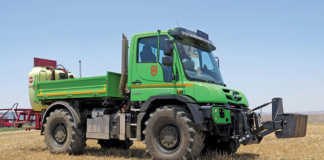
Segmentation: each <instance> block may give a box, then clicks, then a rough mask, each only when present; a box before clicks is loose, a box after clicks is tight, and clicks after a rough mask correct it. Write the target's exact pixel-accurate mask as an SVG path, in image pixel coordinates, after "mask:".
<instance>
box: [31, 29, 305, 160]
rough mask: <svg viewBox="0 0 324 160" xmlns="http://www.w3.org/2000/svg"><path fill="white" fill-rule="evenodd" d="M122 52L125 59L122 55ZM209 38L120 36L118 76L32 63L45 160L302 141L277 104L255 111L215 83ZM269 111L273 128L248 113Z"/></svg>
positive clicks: (301, 130)
mask: <svg viewBox="0 0 324 160" xmlns="http://www.w3.org/2000/svg"><path fill="white" fill-rule="evenodd" d="M128 50H129V51H128ZM214 50H216V47H215V46H214V45H213V43H212V42H211V41H210V40H209V36H208V34H206V33H204V32H202V31H199V30H197V31H196V32H194V31H190V30H188V29H185V28H180V27H178V28H174V29H169V30H167V31H160V30H157V31H156V32H149V33H141V34H136V35H134V36H133V37H132V39H131V43H130V46H128V40H127V38H126V37H125V36H124V35H123V38H122V60H121V61H122V67H121V73H114V72H107V73H106V75H104V76H95V77H85V78H76V77H75V76H74V75H73V74H71V73H70V72H68V71H67V70H66V69H65V68H64V67H58V65H56V62H55V61H50V60H44V59H35V61H34V68H33V70H32V72H30V74H29V90H30V92H29V93H30V101H31V104H32V107H33V109H34V110H35V111H37V112H40V113H42V117H43V118H42V124H43V125H42V129H41V134H42V135H44V136H45V142H46V145H47V147H48V149H49V150H50V151H51V152H52V153H70V154H80V153H82V152H83V151H84V148H85V142H86V140H87V139H97V140H98V144H100V145H101V147H102V148H103V149H105V148H123V149H128V148H129V147H130V146H131V145H132V144H133V141H135V140H136V141H144V143H145V144H146V149H147V151H148V153H149V154H150V155H151V156H152V157H153V158H154V159H167V160H174V159H195V158H197V157H198V156H200V155H201V154H204V153H206V152H209V151H218V152H222V153H229V154H231V153H235V152H236V151H237V149H238V148H239V146H240V145H241V144H243V145H247V144H252V143H260V142H261V140H262V138H263V137H264V136H266V135H268V134H270V133H273V132H275V134H276V136H277V137H278V138H292V137H303V136H305V135H306V125H307V116H306V115H301V114H286V113H284V112H283V104H282V99H281V98H273V99H272V100H271V101H270V102H268V103H265V104H264V105H261V106H259V107H256V108H254V109H249V104H248V101H247V99H246V97H245V96H244V94H243V93H242V92H240V91H238V90H235V89H230V88H228V87H227V86H226V84H225V82H224V81H223V79H222V76H221V72H220V69H219V60H218V58H217V57H215V56H214V55H213V53H212V52H213V51H214ZM270 104H271V105H272V121H265V122H262V121H261V120H260V115H259V114H257V113H256V112H255V111H256V110H258V109H260V108H263V107H265V106H267V105H270Z"/></svg>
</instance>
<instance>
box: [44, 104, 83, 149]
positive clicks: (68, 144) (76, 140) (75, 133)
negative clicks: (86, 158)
mask: <svg viewBox="0 0 324 160" xmlns="http://www.w3.org/2000/svg"><path fill="white" fill-rule="evenodd" d="M58 127H61V128H65V129H62V130H64V131H65V132H66V134H65V138H63V139H65V140H62V142H60V141H57V140H56V139H57V138H55V135H54V134H55V133H54V132H55V130H57V128H58ZM44 128H45V132H44V133H45V134H44V136H45V143H46V145H47V148H48V149H49V150H50V152H52V153H69V154H81V153H83V151H84V148H85V136H84V135H83V134H82V129H81V127H77V126H76V125H75V123H74V121H73V118H72V116H71V114H70V113H69V112H68V111H67V110H65V109H57V110H54V111H53V112H51V113H50V115H49V116H48V117H47V118H46V124H45V125H44ZM61 135H62V134H61ZM61 137H64V136H61ZM61 139H62V138H61Z"/></svg>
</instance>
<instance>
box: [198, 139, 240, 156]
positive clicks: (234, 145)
mask: <svg viewBox="0 0 324 160" xmlns="http://www.w3.org/2000/svg"><path fill="white" fill-rule="evenodd" d="M239 147H240V144H239V142H238V141H236V140H229V141H221V142H215V141H213V140H212V139H209V140H208V141H206V145H205V148H204V150H203V152H204V154H206V153H208V152H215V151H216V152H218V153H221V154H234V153H236V152H237V150H238V148H239Z"/></svg>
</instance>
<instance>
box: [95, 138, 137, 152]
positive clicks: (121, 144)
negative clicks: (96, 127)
mask: <svg viewBox="0 0 324 160" xmlns="http://www.w3.org/2000/svg"><path fill="white" fill-rule="evenodd" d="M98 144H99V145H100V146H101V148H102V149H104V150H105V149H110V148H118V149H129V147H130V146H132V145H133V142H132V141H130V140H124V141H122V140H118V139H109V140H102V139H99V140H98Z"/></svg>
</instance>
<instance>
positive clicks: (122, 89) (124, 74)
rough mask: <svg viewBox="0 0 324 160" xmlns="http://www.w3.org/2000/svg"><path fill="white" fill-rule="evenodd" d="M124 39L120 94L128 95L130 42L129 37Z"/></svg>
mask: <svg viewBox="0 0 324 160" xmlns="http://www.w3.org/2000/svg"><path fill="white" fill-rule="evenodd" d="M122 37H123V39H122V65H121V78H120V83H119V89H120V93H121V94H122V95H126V94H127V93H128V89H127V86H126V83H127V75H128V40H127V37H126V36H125V35H124V34H123V36H122Z"/></svg>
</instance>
